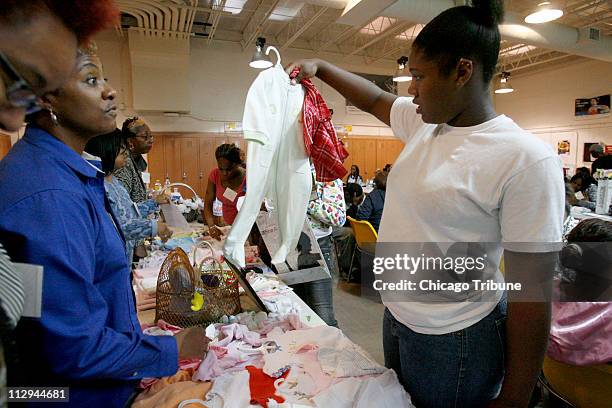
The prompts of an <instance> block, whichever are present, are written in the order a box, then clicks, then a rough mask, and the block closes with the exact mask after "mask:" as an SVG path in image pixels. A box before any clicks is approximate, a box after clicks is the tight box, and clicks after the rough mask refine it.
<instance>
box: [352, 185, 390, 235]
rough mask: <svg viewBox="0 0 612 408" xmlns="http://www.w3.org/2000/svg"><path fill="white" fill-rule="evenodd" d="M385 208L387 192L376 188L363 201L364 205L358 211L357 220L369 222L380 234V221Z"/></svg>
mask: <svg viewBox="0 0 612 408" xmlns="http://www.w3.org/2000/svg"><path fill="white" fill-rule="evenodd" d="M384 206H385V190H380V189H378V188H375V189H374V190H372V192H371V193H370V194H368V195H367V196H366V198H365V200H363V203H361V205H360V206H359V209H358V210H357V219H358V220H360V221H368V222H369V223H370V224H372V227H374V229H375V230H376V232H378V227H379V226H380V219H381V218H382V213H383V208H384Z"/></svg>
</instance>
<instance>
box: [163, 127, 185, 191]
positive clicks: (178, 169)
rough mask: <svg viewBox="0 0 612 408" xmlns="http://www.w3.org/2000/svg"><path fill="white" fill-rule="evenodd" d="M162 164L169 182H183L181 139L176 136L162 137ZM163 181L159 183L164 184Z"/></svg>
mask: <svg viewBox="0 0 612 408" xmlns="http://www.w3.org/2000/svg"><path fill="white" fill-rule="evenodd" d="M164 163H165V167H166V174H167V175H168V177H170V182H172V183H174V182H179V183H181V182H182V181H183V165H182V163H181V137H180V136H177V135H170V134H168V135H165V136H164ZM164 181H165V177H164V179H162V180H161V183H162V184H164Z"/></svg>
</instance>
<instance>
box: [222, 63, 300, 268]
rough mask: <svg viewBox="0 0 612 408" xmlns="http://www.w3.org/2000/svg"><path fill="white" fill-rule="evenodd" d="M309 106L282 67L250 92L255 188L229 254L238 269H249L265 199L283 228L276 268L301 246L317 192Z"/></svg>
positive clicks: (250, 168)
mask: <svg viewBox="0 0 612 408" xmlns="http://www.w3.org/2000/svg"><path fill="white" fill-rule="evenodd" d="M303 105H304V90H303V88H302V87H301V86H295V85H291V83H290V80H289V76H288V75H287V73H286V72H285V71H284V70H283V67H282V66H281V65H280V64H277V65H276V66H275V67H274V68H270V69H268V70H266V71H263V72H261V73H260V74H259V76H258V77H257V79H255V81H254V82H253V84H252V85H251V88H250V89H249V93H248V95H247V99H246V104H245V108H244V117H243V121H242V127H243V132H244V138H245V139H246V140H247V141H248V150H247V175H246V177H247V181H246V183H247V186H249V188H248V189H247V193H246V197H245V199H244V203H243V204H242V207H241V209H240V211H239V212H238V216H237V217H236V220H235V221H234V224H233V226H232V229H231V231H230V232H229V235H228V236H227V239H226V241H225V246H224V248H223V252H224V255H225V257H226V258H227V259H228V260H229V261H230V262H231V263H233V264H235V265H238V266H240V267H244V266H245V257H244V243H245V242H246V239H247V237H248V235H249V233H250V232H251V228H252V227H253V224H254V223H255V220H256V218H257V215H258V214H259V210H260V207H261V203H262V202H263V199H264V197H267V198H268V199H270V200H271V201H272V202H273V204H274V207H275V209H274V214H275V216H276V218H277V221H278V226H279V238H280V246H279V249H278V251H277V252H276V253H275V254H273V255H272V263H274V264H280V263H283V262H285V259H286V257H287V255H288V254H289V253H290V252H291V251H292V250H293V249H295V247H296V246H297V243H298V240H299V237H300V233H301V231H302V227H303V225H304V220H305V218H306V207H307V205H308V200H309V198H310V190H311V188H312V177H311V176H310V163H309V159H308V155H307V153H306V149H305V147H304V133H303V126H302V123H301V120H302V108H303Z"/></svg>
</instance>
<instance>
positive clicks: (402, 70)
mask: <svg viewBox="0 0 612 408" xmlns="http://www.w3.org/2000/svg"><path fill="white" fill-rule="evenodd" d="M407 63H408V57H406V56H402V57H400V59H398V60H397V71H396V72H395V75H393V81H394V82H408V81H412V75H410V72H408V70H407V69H406V64H407Z"/></svg>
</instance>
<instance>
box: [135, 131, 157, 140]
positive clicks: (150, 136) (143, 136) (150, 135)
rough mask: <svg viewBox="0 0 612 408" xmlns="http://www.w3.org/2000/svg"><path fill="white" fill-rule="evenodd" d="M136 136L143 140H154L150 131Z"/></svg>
mask: <svg viewBox="0 0 612 408" xmlns="http://www.w3.org/2000/svg"><path fill="white" fill-rule="evenodd" d="M134 137H138V138H140V139H142V140H153V135H152V134H150V133H146V134H144V135H136V136H134Z"/></svg>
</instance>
